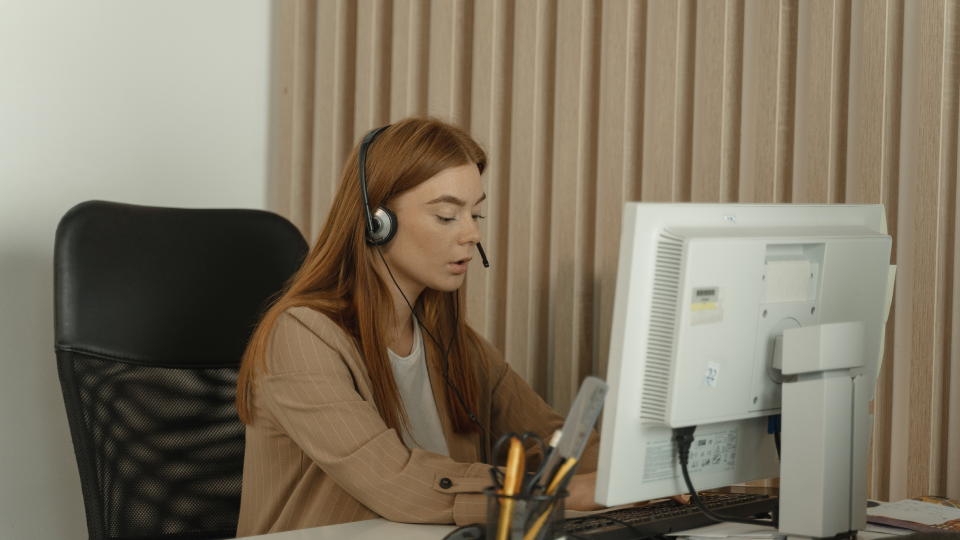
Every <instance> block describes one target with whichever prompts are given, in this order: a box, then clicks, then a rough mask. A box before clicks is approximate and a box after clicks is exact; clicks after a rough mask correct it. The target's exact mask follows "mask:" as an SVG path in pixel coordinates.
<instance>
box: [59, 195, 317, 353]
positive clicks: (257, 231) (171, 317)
mask: <svg viewBox="0 0 960 540" xmlns="http://www.w3.org/2000/svg"><path fill="white" fill-rule="evenodd" d="M54 250H55V254H54V267H55V269H54V276H55V278H54V279H55V285H54V288H55V291H54V298H55V302H56V308H55V318H56V321H55V324H56V347H57V349H58V350H75V351H82V352H85V353H88V354H92V355H94V356H99V357H105V358H111V359H116V360H121V361H126V362H131V363H137V364H143V365H157V366H168V367H195V368H199V367H219V366H227V365H237V364H238V363H239V361H240V358H241V357H242V355H243V351H244V349H245V348H246V345H247V341H248V340H249V338H250V335H251V333H252V332H253V329H254V326H255V324H256V322H257V320H258V317H259V315H260V314H261V313H262V311H263V309H264V308H266V307H267V305H268V301H269V300H270V299H271V298H272V297H273V295H275V294H276V293H278V292H279V291H280V290H281V288H282V287H283V284H284V283H285V282H286V280H287V279H288V278H289V277H290V276H291V275H293V273H294V272H295V271H296V270H297V269H298V268H299V266H300V264H301V262H302V261H303V259H304V257H305V255H306V253H307V244H306V242H305V241H304V239H303V236H302V235H301V234H300V232H299V231H298V230H297V228H296V227H294V226H293V224H291V223H290V222H289V221H287V220H286V219H284V218H282V217H280V216H278V215H276V214H272V213H270V212H264V211H260V210H228V209H213V210H198V209H178V208H157V207H149V206H136V205H130V204H119V203H111V202H104V201H89V202H85V203H81V204H79V205H77V206H75V207H73V208H72V209H71V210H70V211H69V212H67V213H66V215H64V216H63V219H61V220H60V224H59V225H58V226H57V237H56V244H55V248H54Z"/></svg>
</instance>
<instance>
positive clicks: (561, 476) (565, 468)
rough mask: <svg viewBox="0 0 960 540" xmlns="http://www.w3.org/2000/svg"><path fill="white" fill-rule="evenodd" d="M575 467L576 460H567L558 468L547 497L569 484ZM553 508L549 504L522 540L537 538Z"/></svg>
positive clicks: (551, 504) (572, 458)
mask: <svg viewBox="0 0 960 540" xmlns="http://www.w3.org/2000/svg"><path fill="white" fill-rule="evenodd" d="M576 465H577V458H574V457H571V458H567V461H565V462H564V463H563V465H561V466H560V469H558V470H557V474H555V475H554V476H553V480H551V481H550V487H548V488H547V495H556V494H557V493H559V492H561V491H563V489H564V488H566V487H567V484H568V483H570V478H571V477H572V476H573V474H572V473H573V470H574V467H576ZM554 506H555V504H554V503H550V504H549V506H547V509H546V510H544V511H543V513H542V514H540V517H538V518H537V520H536V521H534V522H533V525H531V526H530V529H529V530H528V531H527V534H526V535H524V537H523V540H533V539H534V538H536V537H537V534H539V533H540V529H541V528H543V524H544V523H545V522H546V521H547V518H548V517H550V514H551V513H552V512H553V507H554Z"/></svg>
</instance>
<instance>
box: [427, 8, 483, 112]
mask: <svg viewBox="0 0 960 540" xmlns="http://www.w3.org/2000/svg"><path fill="white" fill-rule="evenodd" d="M429 27H430V36H429V42H430V52H429V58H428V59H427V62H428V64H429V66H430V68H429V70H428V71H429V77H428V79H429V80H428V87H429V89H428V93H427V94H428V98H427V100H428V103H427V110H429V112H430V114H432V115H434V116H438V117H440V118H446V119H449V120H454V121H455V122H457V123H458V124H459V125H460V126H462V127H463V128H464V129H467V130H469V129H470V125H469V123H470V116H469V114H468V112H469V111H470V73H471V71H472V70H471V66H472V60H471V56H472V54H471V53H472V50H473V32H472V29H473V2H472V0H453V1H449V2H432V3H431V4H430V26H429Z"/></svg>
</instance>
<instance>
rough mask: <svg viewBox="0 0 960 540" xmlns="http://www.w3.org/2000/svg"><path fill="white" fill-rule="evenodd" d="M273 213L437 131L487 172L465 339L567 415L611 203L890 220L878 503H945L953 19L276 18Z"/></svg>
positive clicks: (332, 3)
mask: <svg viewBox="0 0 960 540" xmlns="http://www.w3.org/2000/svg"><path fill="white" fill-rule="evenodd" d="M275 16H276V20H277V25H278V27H279V29H280V32H279V35H278V44H277V45H278V46H277V51H278V54H277V58H276V66H275V70H274V71H275V73H276V85H277V86H276V88H275V89H274V95H275V96H276V101H275V103H274V111H275V116H276V118H275V123H274V126H275V129H274V130H275V138H274V141H273V146H274V151H273V154H274V155H273V156H272V161H271V163H272V164H273V169H272V178H273V192H272V194H271V200H272V201H274V204H275V208H276V210H277V211H279V212H281V213H282V214H284V215H286V216H288V217H289V218H290V219H291V220H292V221H293V222H294V223H296V224H297V226H298V227H300V228H301V230H303V231H304V233H305V234H307V235H309V236H311V237H312V236H313V235H315V234H316V232H317V231H318V230H319V228H320V227H321V225H322V223H323V220H324V218H325V215H326V212H327V209H328V207H329V204H330V200H331V197H332V196H333V193H334V190H335V189H336V184H337V181H338V180H339V174H340V170H341V168H342V167H343V161H344V159H345V158H346V156H347V154H348V152H349V151H350V149H351V148H352V147H353V145H355V144H356V142H357V141H358V140H359V139H360V138H361V137H362V136H363V134H364V133H365V132H366V131H367V130H369V129H371V128H373V127H376V126H380V125H384V124H387V123H389V122H392V121H396V120H397V119H400V118H403V117H406V116H409V115H415V114H431V115H435V116H439V117H441V118H444V119H448V120H452V121H454V122H457V123H459V124H460V125H462V126H464V127H465V128H467V129H469V130H470V131H471V132H472V133H473V134H474V136H475V137H476V138H477V139H478V140H480V141H481V142H482V143H483V144H484V145H485V146H486V148H487V149H488V151H489V153H490V164H489V167H488V169H487V171H486V172H485V174H484V187H485V190H486V192H487V195H488V199H487V202H486V203H485V206H486V208H485V212H486V214H487V215H488V219H487V220H485V221H484V222H483V224H482V225H481V227H482V233H483V237H484V242H485V248H486V251H487V254H488V255H489V257H490V261H491V268H490V269H489V270H484V269H483V268H482V267H481V266H480V265H479V264H476V265H475V266H474V267H473V268H471V270H470V272H468V276H467V284H466V287H467V296H468V302H467V311H468V317H469V319H470V321H471V324H473V325H474V327H475V328H476V329H477V330H478V331H480V332H481V333H483V334H484V335H486V336H487V337H488V338H489V339H490V340H491V341H492V342H493V343H494V344H495V345H496V346H497V347H499V348H500V349H501V350H502V351H503V352H504V354H505V355H506V358H507V360H508V361H509V362H510V363H511V364H512V365H513V367H514V369H516V370H517V371H518V372H519V373H520V374H521V375H522V376H523V377H524V378H525V379H526V380H527V381H529V382H530V384H531V385H532V386H533V387H534V389H536V390H537V391H538V392H539V393H541V394H542V395H543V396H544V397H545V398H546V399H547V400H548V401H549V402H551V403H552V404H553V405H554V406H555V407H556V408H557V409H559V410H561V411H565V410H566V409H567V408H568V407H569V405H570V402H571V401H572V399H573V397H574V395H575V393H576V390H577V388H578V387H579V383H580V381H581V380H582V379H583V377H585V376H586V375H589V374H598V375H600V376H605V375H606V361H607V354H608V350H609V339H610V325H611V317H612V309H613V301H614V288H615V282H616V268H617V255H618V249H619V233H620V220H621V217H622V207H623V202H624V201H631V200H643V201H674V202H683V201H702V202H743V203H822V204H832V203H851V204H853V203H882V204H884V205H885V207H886V214H887V225H888V228H889V232H890V234H891V236H893V238H894V247H893V253H892V259H893V262H894V263H896V264H898V266H899V270H898V277H897V289H896V294H895V298H894V307H893V309H892V312H891V316H890V322H889V324H888V327H887V332H886V335H885V345H884V360H883V365H882V367H881V370H880V373H879V380H878V384H877V392H876V397H875V399H874V402H873V405H872V411H873V414H874V431H873V433H874V440H873V444H872V448H871V461H870V484H871V488H870V489H871V495H872V496H873V497H876V498H880V499H894V500H895V499H900V498H904V497H908V496H917V495H922V494H935V495H936V494H939V495H950V496H953V497H958V496H960V339H957V338H955V337H954V336H960V287H955V286H954V284H955V283H956V282H957V279H958V278H960V262H958V261H960V250H958V249H957V248H958V238H960V234H958V231H960V222H958V221H957V220H956V218H955V214H956V208H957V197H958V192H957V189H956V186H957V168H958V163H957V160H958V110H960V39H958V31H960V10H958V0H928V1H925V2H904V1H903V0H872V1H871V0H804V1H799V0H779V1H774V0H722V1H720V0H678V1H674V0H606V1H600V0H596V1H588V0H559V1H557V0H482V1H481V0H356V1H352V0H321V1H319V2H316V1H308V0H278V1H277V2H276V3H275Z"/></svg>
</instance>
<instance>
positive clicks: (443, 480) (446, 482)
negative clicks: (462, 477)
mask: <svg viewBox="0 0 960 540" xmlns="http://www.w3.org/2000/svg"><path fill="white" fill-rule="evenodd" d="M440 487H442V488H443V489H450V488H452V487H453V482H451V481H450V479H449V478H441V479H440Z"/></svg>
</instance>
